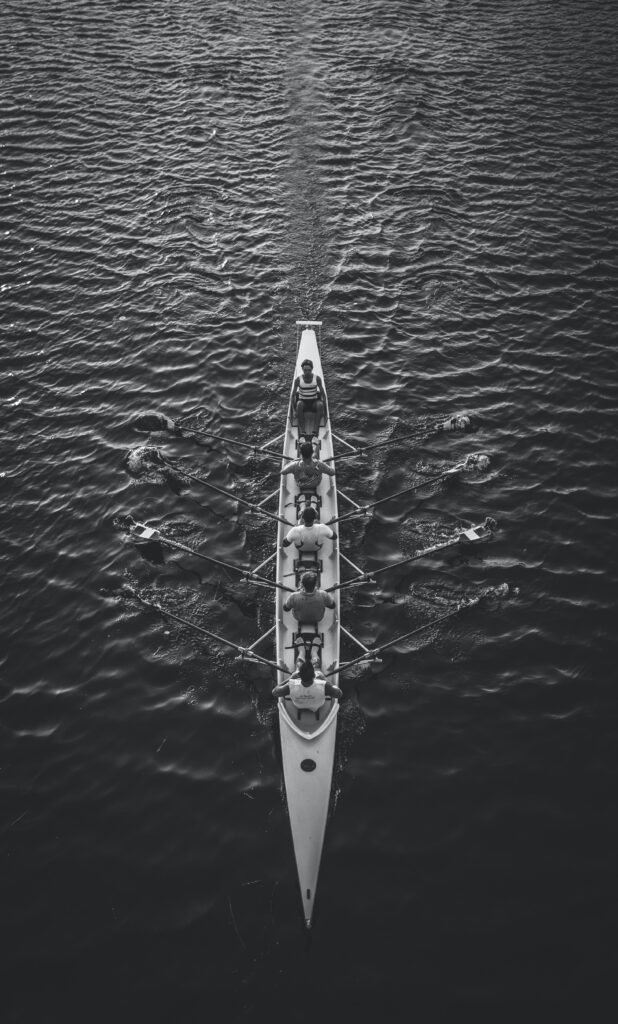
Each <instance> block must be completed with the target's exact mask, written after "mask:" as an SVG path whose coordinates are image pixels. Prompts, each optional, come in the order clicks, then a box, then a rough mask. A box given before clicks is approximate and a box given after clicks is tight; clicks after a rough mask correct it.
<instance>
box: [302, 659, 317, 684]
mask: <svg viewBox="0 0 618 1024" xmlns="http://www.w3.org/2000/svg"><path fill="white" fill-rule="evenodd" d="M298 674H299V676H300V681H301V683H302V684H303V686H311V684H312V682H313V680H314V679H315V669H314V667H313V665H312V664H311V662H310V661H303V663H302V665H301V666H300V668H299V670H298Z"/></svg>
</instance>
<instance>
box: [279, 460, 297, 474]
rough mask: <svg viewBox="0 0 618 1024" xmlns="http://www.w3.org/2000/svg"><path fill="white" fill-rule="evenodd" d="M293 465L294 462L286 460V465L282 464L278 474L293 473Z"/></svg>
mask: <svg viewBox="0 0 618 1024" xmlns="http://www.w3.org/2000/svg"><path fill="white" fill-rule="evenodd" d="M295 465H296V463H295V462H288V464H287V466H284V467H283V469H282V470H281V474H280V475H281V476H285V474H286V473H293V472H294V467H295Z"/></svg>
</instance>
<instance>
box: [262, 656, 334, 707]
mask: <svg viewBox="0 0 618 1024" xmlns="http://www.w3.org/2000/svg"><path fill="white" fill-rule="evenodd" d="M288 696H289V697H291V698H292V704H293V705H294V707H296V708H298V710H299V711H303V710H307V711H316V712H317V711H319V710H320V708H321V707H322V706H323V705H324V703H325V701H326V698H327V697H337V698H339V697H342V696H343V693H342V691H341V690H340V689H339V687H338V686H334V684H333V683H329V682H327V680H326V677H325V675H324V673H323V672H322V670H321V669H316V668H315V667H314V666H313V665H312V663H311V662H310V661H304V662H303V663H302V664H301V665H300V667H299V668H297V669H296V671H295V672H293V673H292V675H291V676H290V678H289V679H288V680H287V681H286V682H285V683H279V685H278V686H275V688H274V690H273V697H288Z"/></svg>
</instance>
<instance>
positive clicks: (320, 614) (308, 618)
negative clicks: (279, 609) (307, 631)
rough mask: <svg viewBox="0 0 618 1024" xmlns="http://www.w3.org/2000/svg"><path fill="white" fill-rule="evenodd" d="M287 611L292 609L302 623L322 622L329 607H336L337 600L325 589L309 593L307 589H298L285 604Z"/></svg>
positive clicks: (295, 616)
mask: <svg viewBox="0 0 618 1024" xmlns="http://www.w3.org/2000/svg"><path fill="white" fill-rule="evenodd" d="M283 607H284V610H285V611H291V612H293V614H294V618H295V619H296V620H297V621H298V622H299V623H300V624H301V626H302V625H308V624H309V623H310V622H311V623H313V622H320V620H321V619H323V618H324V613H325V611H326V609H327V608H334V607H335V602H334V600H333V598H332V597H331V595H330V594H327V593H326V591H325V590H314V591H312V592H311V593H310V594H308V593H307V592H306V591H305V590H296V591H295V592H294V593H293V594H290V596H289V597H288V599H287V600H286V602H285V604H284V606H283Z"/></svg>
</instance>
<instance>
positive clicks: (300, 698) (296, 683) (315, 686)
mask: <svg viewBox="0 0 618 1024" xmlns="http://www.w3.org/2000/svg"><path fill="white" fill-rule="evenodd" d="M289 687H290V697H291V698H292V704H293V705H294V707H296V708H302V709H304V708H306V709H307V710H308V711H318V710H319V709H320V708H321V707H322V706H323V705H324V703H325V701H326V679H325V678H324V675H323V673H322V672H319V671H317V672H316V673H315V677H314V680H313V682H312V684H311V686H303V684H302V682H301V680H300V674H299V673H297V672H294V674H293V675H291V676H290V680H289Z"/></svg>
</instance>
